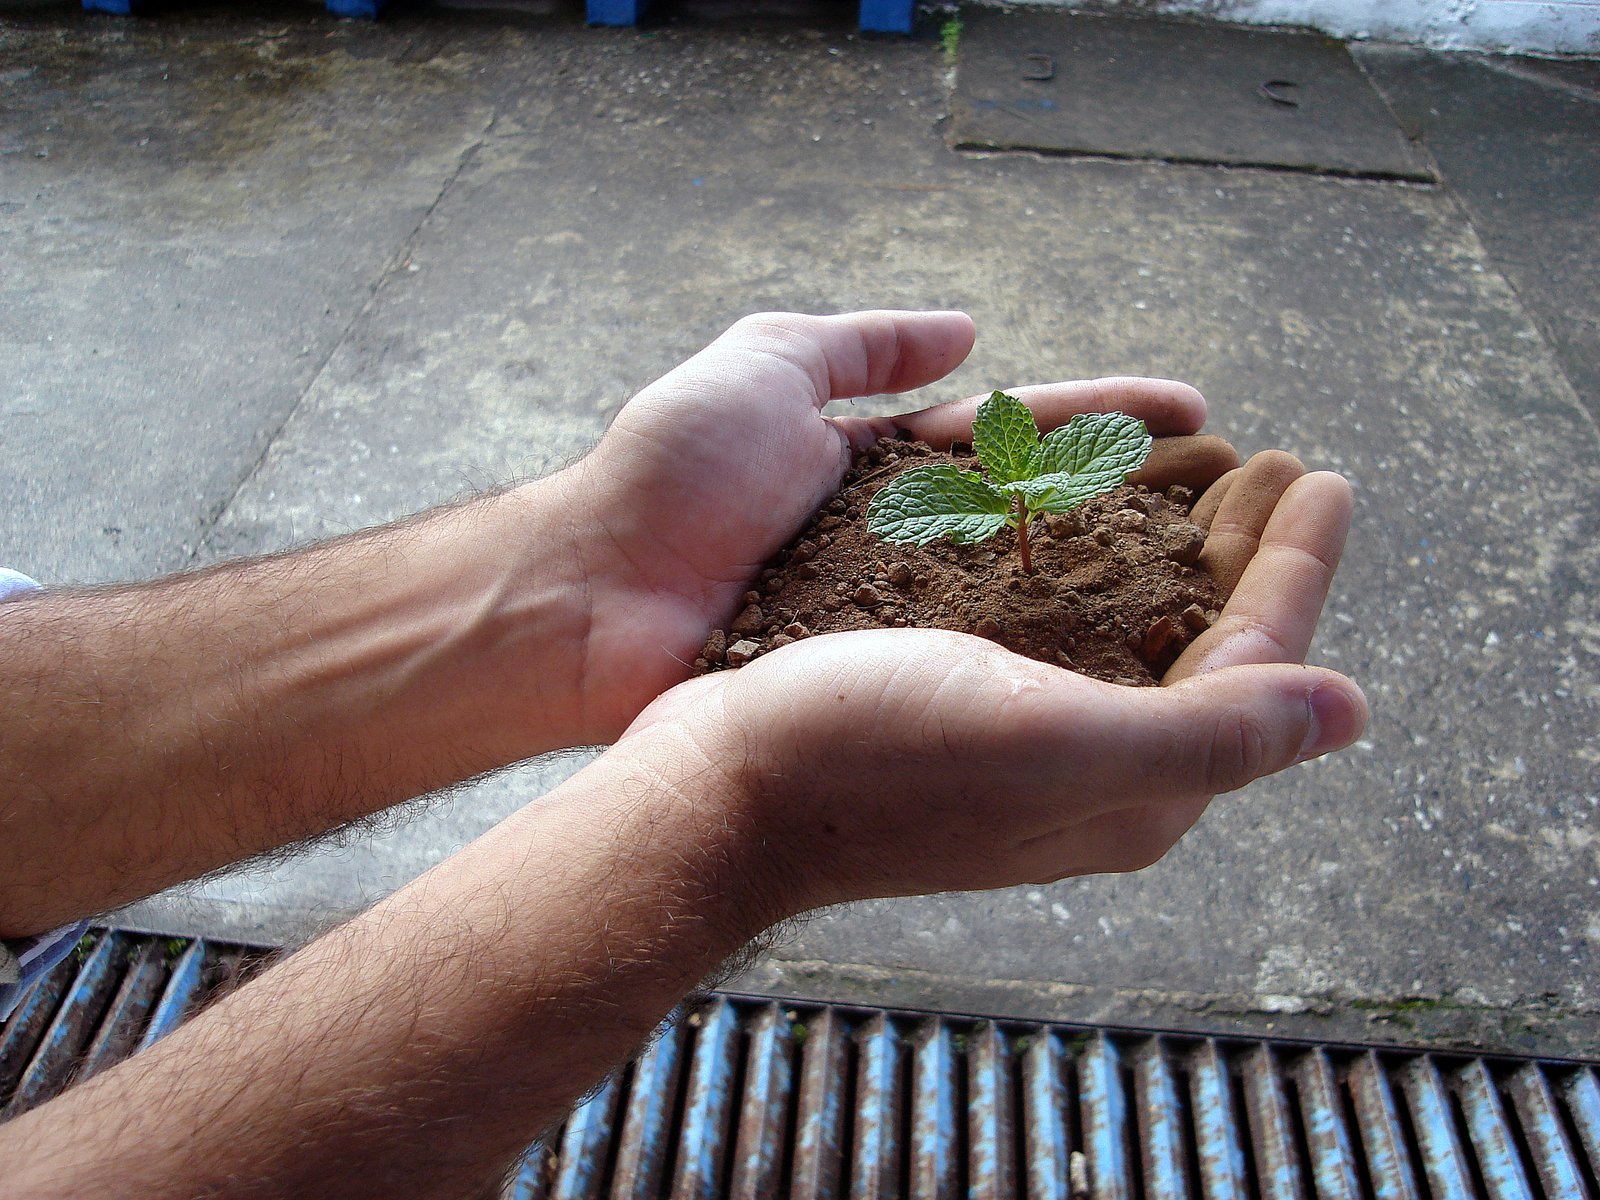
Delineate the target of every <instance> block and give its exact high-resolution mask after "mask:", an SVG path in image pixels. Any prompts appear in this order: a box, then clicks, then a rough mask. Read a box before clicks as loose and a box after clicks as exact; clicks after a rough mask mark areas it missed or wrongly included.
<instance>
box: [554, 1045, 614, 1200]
mask: <svg viewBox="0 0 1600 1200" xmlns="http://www.w3.org/2000/svg"><path fill="white" fill-rule="evenodd" d="M620 1092H621V1088H619V1087H618V1086H617V1078H616V1076H615V1075H613V1076H612V1077H611V1078H609V1079H607V1080H606V1081H605V1083H603V1084H601V1085H600V1088H599V1090H597V1091H596V1092H595V1093H594V1094H593V1095H591V1096H590V1097H589V1098H588V1099H587V1100H585V1101H584V1102H583V1103H582V1104H580V1105H578V1107H577V1108H576V1109H574V1110H573V1112H572V1115H571V1116H570V1117H568V1118H567V1126H566V1129H565V1130H563V1131H562V1134H561V1149H560V1150H558V1151H557V1152H556V1178H555V1183H554V1185H553V1186H552V1187H551V1189H550V1195H551V1197H552V1198H553V1200H600V1197H601V1196H602V1195H604V1192H603V1191H602V1189H603V1188H604V1187H605V1182H606V1180H605V1169H606V1146H607V1145H608V1144H609V1143H610V1141H611V1136H612V1132H613V1124H614V1121H615V1119H616V1112H617V1100H618V1097H619V1093H620Z"/></svg>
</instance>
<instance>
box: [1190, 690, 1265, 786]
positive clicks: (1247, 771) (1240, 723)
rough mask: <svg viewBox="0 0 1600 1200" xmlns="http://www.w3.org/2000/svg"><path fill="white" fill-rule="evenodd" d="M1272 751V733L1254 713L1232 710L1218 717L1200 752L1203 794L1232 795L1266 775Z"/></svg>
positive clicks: (1239, 709) (1238, 709)
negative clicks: (1231, 793)
mask: <svg viewBox="0 0 1600 1200" xmlns="http://www.w3.org/2000/svg"><path fill="white" fill-rule="evenodd" d="M1271 748H1272V736H1271V732H1270V731H1269V730H1268V728H1267V726H1266V723H1265V722H1264V721H1262V719H1261V718H1260V717H1259V716H1258V715H1257V714H1256V713H1253V712H1251V711H1250V710H1248V709H1242V708H1232V709H1229V710H1227V711H1226V712H1223V713H1221V714H1219V715H1218V716H1217V719H1216V723H1215V725H1214V726H1213V728H1212V733H1211V737H1210V739H1209V741H1208V742H1207V743H1206V744H1205V745H1204V746H1203V747H1202V751H1201V752H1202V762H1203V764H1204V768H1203V777H1204V779H1205V785H1206V791H1207V792H1208V793H1209V794H1211V795H1217V794H1218V793H1221V792H1231V791H1233V790H1235V789H1236V788H1241V787H1243V786H1244V785H1245V784H1247V783H1249V782H1250V781H1251V780H1252V779H1256V778H1259V777H1260V776H1261V775H1262V774H1264V773H1265V772H1266V769H1267V764H1268V761H1269V759H1270V756H1271Z"/></svg>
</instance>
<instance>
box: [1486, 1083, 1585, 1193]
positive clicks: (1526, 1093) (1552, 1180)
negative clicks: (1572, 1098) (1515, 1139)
mask: <svg viewBox="0 0 1600 1200" xmlns="http://www.w3.org/2000/svg"><path fill="white" fill-rule="evenodd" d="M1505 1090H1506V1093H1507V1094H1508V1095H1509V1096H1510V1097H1511V1103H1512V1106H1513V1108H1514V1109H1515V1111H1516V1116H1517V1123H1518V1124H1519V1125H1520V1126H1521V1127H1522V1130H1523V1132H1524V1134H1525V1135H1526V1137H1527V1140H1528V1150H1529V1155H1530V1157H1531V1158H1532V1159H1533V1164H1534V1168H1535V1170H1536V1171H1537V1173H1538V1178H1539V1181H1540V1183H1541V1184H1542V1185H1543V1187H1544V1194H1545V1195H1546V1196H1553V1197H1561V1198H1562V1200H1566V1198H1567V1197H1571V1200H1593V1193H1592V1192H1591V1191H1590V1189H1589V1184H1588V1181H1587V1180H1585V1179H1584V1177H1583V1167H1582V1164H1581V1162H1580V1161H1579V1159H1578V1155H1577V1151H1576V1150H1575V1149H1574V1148H1573V1145H1572V1139H1571V1138H1570V1137H1569V1136H1568V1134H1567V1127H1566V1123H1565V1122H1564V1121H1563V1120H1562V1115H1561V1106H1560V1104H1559V1103H1558V1102H1557V1100H1556V1097H1555V1093H1554V1092H1553V1091H1552V1090H1551V1087H1550V1081H1549V1080H1548V1079H1546V1078H1545V1073H1544V1072H1543V1071H1541V1070H1540V1069H1539V1068H1538V1066H1536V1065H1535V1064H1533V1063H1526V1064H1524V1065H1523V1066H1521V1067H1519V1068H1518V1069H1517V1070H1516V1071H1515V1072H1514V1073H1513V1074H1512V1075H1511V1077H1510V1078H1509V1079H1508V1080H1507V1081H1506V1084H1505Z"/></svg>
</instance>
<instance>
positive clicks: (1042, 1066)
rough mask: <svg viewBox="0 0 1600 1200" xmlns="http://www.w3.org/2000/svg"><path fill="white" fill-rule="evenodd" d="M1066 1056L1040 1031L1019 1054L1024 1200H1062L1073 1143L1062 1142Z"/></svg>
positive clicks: (1054, 1040) (1049, 1035) (1064, 1134)
mask: <svg viewBox="0 0 1600 1200" xmlns="http://www.w3.org/2000/svg"><path fill="white" fill-rule="evenodd" d="M1065 1053H1066V1050H1065V1047H1063V1046H1062V1044H1061V1039H1060V1038H1058V1037H1057V1036H1056V1035H1055V1034H1053V1033H1050V1032H1048V1031H1044V1030H1041V1031H1040V1032H1039V1033H1037V1034H1034V1035H1033V1040H1032V1042H1030V1043H1029V1045H1028V1048H1027V1050H1026V1051H1024V1052H1023V1055H1022V1128H1023V1150H1024V1162H1025V1163H1026V1168H1027V1172H1028V1179H1027V1185H1028V1187H1027V1194H1028V1200H1067V1196H1068V1191H1069V1187H1068V1178H1067V1171H1068V1169H1069V1168H1068V1164H1069V1162H1070V1161H1071V1159H1070V1154H1071V1149H1072V1143H1071V1142H1070V1141H1069V1140H1068V1138H1067V1087H1066V1082H1065V1080H1064V1079H1063V1078H1062V1069H1061V1068H1062V1059H1063V1057H1064V1055H1065Z"/></svg>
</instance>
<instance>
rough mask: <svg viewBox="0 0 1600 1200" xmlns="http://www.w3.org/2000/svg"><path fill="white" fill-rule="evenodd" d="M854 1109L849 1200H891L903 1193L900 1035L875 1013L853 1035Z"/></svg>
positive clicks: (882, 1017)
mask: <svg viewBox="0 0 1600 1200" xmlns="http://www.w3.org/2000/svg"><path fill="white" fill-rule="evenodd" d="M856 1053H857V1059H856V1103H855V1128H854V1131H853V1132H854V1138H853V1140H852V1145H851V1153H850V1197H851V1200H894V1198H895V1197H898V1196H899V1195H900V1192H901V1188H900V1174H901V1161H900V1155H901V1145H900V1143H901V1136H900V1113H901V1109H902V1107H903V1105H902V1103H901V1094H900V1076H901V1071H900V1062H901V1056H902V1050H901V1046H900V1039H899V1035H898V1034H897V1032H896V1031H895V1028H894V1024H893V1022H891V1021H890V1020H889V1016H888V1014H887V1013H879V1014H878V1015H877V1016H875V1017H873V1018H872V1019H871V1020H870V1021H868V1022H867V1023H866V1024H865V1025H864V1026H862V1028H861V1029H860V1031H859V1032H858V1033H857V1035H856Z"/></svg>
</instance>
